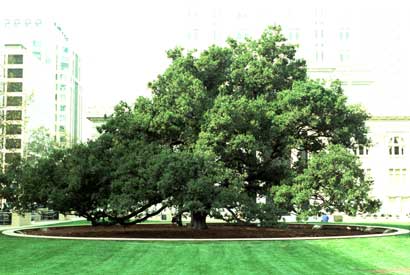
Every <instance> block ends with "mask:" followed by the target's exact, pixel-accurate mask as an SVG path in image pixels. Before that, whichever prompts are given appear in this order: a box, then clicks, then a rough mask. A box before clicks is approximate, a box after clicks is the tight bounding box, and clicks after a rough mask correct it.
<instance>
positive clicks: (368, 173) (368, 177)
mask: <svg viewBox="0 0 410 275" xmlns="http://www.w3.org/2000/svg"><path fill="white" fill-rule="evenodd" d="M364 178H365V179H366V180H371V179H372V169H370V168H367V169H364Z"/></svg>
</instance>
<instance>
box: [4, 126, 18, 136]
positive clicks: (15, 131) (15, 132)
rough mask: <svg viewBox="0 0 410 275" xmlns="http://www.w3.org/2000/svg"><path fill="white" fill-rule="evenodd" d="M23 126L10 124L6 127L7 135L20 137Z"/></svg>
mask: <svg viewBox="0 0 410 275" xmlns="http://www.w3.org/2000/svg"><path fill="white" fill-rule="evenodd" d="M20 134H21V125H19V124H8V125H6V135H20Z"/></svg>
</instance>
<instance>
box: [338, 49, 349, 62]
mask: <svg viewBox="0 0 410 275" xmlns="http://www.w3.org/2000/svg"><path fill="white" fill-rule="evenodd" d="M339 59H340V62H341V63H345V62H348V61H349V60H350V53H349V51H342V52H340V54H339Z"/></svg>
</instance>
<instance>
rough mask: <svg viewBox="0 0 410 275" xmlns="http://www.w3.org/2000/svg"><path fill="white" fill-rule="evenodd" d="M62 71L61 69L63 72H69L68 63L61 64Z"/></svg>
mask: <svg viewBox="0 0 410 275" xmlns="http://www.w3.org/2000/svg"><path fill="white" fill-rule="evenodd" d="M60 69H61V70H67V69H68V63H66V62H61V63H60Z"/></svg>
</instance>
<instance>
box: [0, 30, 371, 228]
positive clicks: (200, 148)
mask: <svg viewBox="0 0 410 275" xmlns="http://www.w3.org/2000/svg"><path fill="white" fill-rule="evenodd" d="M168 57H169V58H170V60H171V63H170V65H169V67H168V68H167V69H166V70H165V71H164V73H163V74H161V75H159V76H158V78H157V79H156V80H155V81H153V82H152V83H150V84H149V87H150V88H151V90H152V93H153V96H152V98H143V97H139V98H138V99H137V100H136V102H135V104H134V105H133V106H130V105H128V104H126V103H124V102H121V103H120V104H118V106H116V108H115V111H114V113H113V115H111V116H110V117H108V118H107V121H106V123H105V124H104V125H103V126H101V127H100V129H99V131H100V133H101V136H100V137H99V138H98V139H97V140H96V141H94V142H88V143H87V144H83V145H78V146H75V147H73V148H72V149H66V150H63V151H59V152H56V153H54V154H51V156H48V157H44V158H41V161H40V162H39V163H38V164H35V165H34V164H30V163H28V164H27V163H25V164H24V165H28V167H31V168H32V169H27V170H26V169H20V170H15V173H16V174H15V175H14V178H13V176H12V177H11V178H13V179H12V180H10V179H9V178H8V177H10V175H8V174H6V175H4V177H5V179H4V183H3V186H6V187H7V188H9V189H10V188H11V187H13V188H15V190H20V191H22V190H23V191H24V192H25V193H28V191H33V192H35V189H34V180H35V179H36V180H38V181H40V178H41V177H42V176H43V174H42V175H41V176H40V174H41V173H45V174H44V175H45V176H46V177H45V180H41V181H42V183H41V184H40V185H39V186H40V187H41V190H49V191H48V192H45V191H42V192H43V193H42V192H37V193H38V194H36V196H38V198H37V197H33V198H29V197H21V195H16V194H18V193H16V192H15V193H14V195H15V196H16V197H15V198H17V199H16V200H17V201H18V199H20V204H17V205H20V206H21V207H23V208H24V207H26V204H27V205H28V204H30V205H31V204H33V202H36V203H38V204H39V203H45V204H47V205H52V206H53V208H54V209H55V210H61V211H62V212H65V211H73V210H74V211H76V212H77V213H79V214H80V215H82V216H84V217H87V219H89V220H90V221H93V223H96V222H98V221H99V220H101V219H106V220H108V221H109V222H112V223H120V224H125V223H129V222H140V221H143V220H144V219H146V218H147V217H149V216H151V215H153V214H155V213H159V211H161V210H162V209H163V208H164V207H167V206H173V207H175V209H176V210H177V214H178V215H181V214H183V213H185V212H189V213H190V214H191V218H192V225H193V226H194V227H195V228H206V217H207V216H209V215H211V216H214V217H218V218H223V219H225V220H227V221H237V222H238V221H239V222H252V221H259V222H260V223H261V224H262V225H272V224H274V223H276V222H277V221H278V220H279V219H280V217H281V216H282V215H284V214H287V213H298V214H300V215H307V214H317V213H318V212H321V211H328V212H332V211H335V210H339V211H345V212H346V213H355V212H357V211H373V210H375V209H376V208H377V206H378V202H377V201H374V200H372V199H370V198H369V196H368V191H369V190H370V183H369V182H367V181H365V180H364V179H363V174H362V172H360V171H361V170H360V168H359V165H358V164H357V163H356V160H355V159H353V157H352V156H350V155H349V154H347V153H346V152H345V151H343V150H345V149H343V148H353V146H355V145H357V144H368V143H369V141H368V140H367V138H366V131H367V129H366V127H365V120H366V119H367V118H368V115H367V114H366V113H365V112H364V111H363V110H361V109H360V107H358V106H350V105H348V104H347V100H346V97H345V96H344V95H343V91H342V89H341V84H340V83H338V82H335V83H333V84H331V85H330V86H326V85H324V84H323V83H318V82H315V81H310V80H308V79H307V76H306V63H305V61H304V60H300V59H297V58H296V47H295V46H294V45H290V44H289V43H287V41H286V40H285V38H284V36H283V35H282V34H281V30H280V27H269V28H267V29H266V30H265V31H264V32H263V33H262V35H261V37H260V38H259V39H250V38H247V39H245V41H243V42H238V41H235V40H233V39H229V40H228V41H227V46H225V47H221V46H211V47H209V48H208V49H206V50H205V51H203V52H200V53H197V52H195V51H185V50H184V49H182V48H175V49H173V50H170V51H168ZM334 144H335V145H337V146H339V147H337V146H336V147H333V145H334ZM328 145H330V146H329V147H328ZM310 154H312V159H310V160H309V159H308V156H310ZM295 157H296V158H295ZM321 157H323V158H324V159H323V160H322V159H321ZM325 160H327V161H326V162H325V163H321V161H325ZM40 164H42V165H44V166H45V167H40V166H39V165H40ZM331 165H333V166H331ZM46 168H47V169H46ZM38 169H40V170H41V169H43V170H44V171H47V173H46V172H44V171H41V172H40V171H37V170H38ZM338 169H341V171H344V172H345V173H344V175H343V177H341V178H340V179H339V178H334V177H335V175H336V174H337V173H336V172H337V171H338ZM26 171H29V172H26ZM30 173H31V174H32V175H31V174H30ZM315 173H319V174H315ZM11 174H12V173H11ZM37 174H38V175H37ZM46 174H47V175H46ZM318 178H319V179H320V180H319V181H318V182H317V179H318ZM31 181H33V184H32V183H31ZM7 188H3V189H4V190H6V189H7ZM11 189H12V188H11ZM11 189H10V190H11ZM26 189H27V190H26ZM9 193H10V192H9ZM11 193H13V192H11ZM39 194H41V196H40V195H39ZM24 196H28V195H24ZM312 196H313V197H318V196H324V201H323V203H321V204H320V203H316V202H314V203H312V200H311V199H312Z"/></svg>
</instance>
